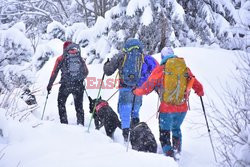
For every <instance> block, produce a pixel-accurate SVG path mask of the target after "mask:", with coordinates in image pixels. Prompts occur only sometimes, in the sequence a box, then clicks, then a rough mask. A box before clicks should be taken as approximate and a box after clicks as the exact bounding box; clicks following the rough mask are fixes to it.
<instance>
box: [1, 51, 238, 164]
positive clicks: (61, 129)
mask: <svg viewBox="0 0 250 167" xmlns="http://www.w3.org/2000/svg"><path fill="white" fill-rule="evenodd" d="M175 52H176V53H177V55H179V56H181V57H184V58H185V59H186V63H187V65H188V66H189V67H190V69H191V70H192V72H193V73H194V75H196V78H197V79H198V80H200V81H201V82H202V83H203V86H204V90H205V97H204V102H205V103H207V102H208V101H209V100H211V99H217V97H218V93H221V91H222V89H221V84H222V83H224V82H225V81H226V80H228V82H229V84H231V85H232V86H235V85H237V84H235V83H234V80H233V79H232V78H231V76H230V75H231V74H232V71H233V69H234V63H235V62H236V61H237V54H236V52H233V51H226V50H222V49H204V48H188V47H187V48H176V49H175ZM154 57H155V58H156V59H158V60H159V58H160V56H159V55H154ZM55 60H56V57H55V58H53V59H51V60H49V62H48V63H46V64H45V66H44V67H43V68H42V69H41V70H40V71H39V73H38V76H37V77H38V78H37V82H36V85H34V89H35V88H40V89H41V91H40V92H39V93H37V94H36V95H37V100H38V103H39V106H40V107H39V109H38V110H37V111H36V112H35V113H34V115H35V116H36V117H37V120H36V121H32V122H26V123H22V124H20V123H19V122H15V121H13V120H11V119H9V120H5V122H4V123H2V124H0V125H1V126H3V130H4V131H3V133H4V136H5V137H4V138H0V155H2V157H1V158H0V166H1V167H2V166H3V167H12V166H24V167H33V166H41V167H45V166H46V167H50V166H51V167H54V166H60V167H69V166H70V167H71V166H74V167H77V166H91V167H95V166H96V167H97V166H110V167H111V166H120V167H123V166H124V167H125V166H126V167H127V166H137V167H139V166H141V167H147V166H148V167H152V166H157V167H160V166H164V167H165V166H169V167H172V166H181V167H200V166H203V167H212V166H215V163H214V159H213V154H212V149H211V145H210V141H209V138H208V135H207V129H206V126H205V119H204V115H203V112H202V108H201V104H200V101H199V97H198V96H196V95H195V94H194V92H192V94H191V97H190V106H191V110H190V111H188V114H187V116H186V119H185V120H184V123H183V126H182V132H183V153H182V157H181V159H180V161H179V162H178V163H176V162H175V161H173V159H171V158H168V157H165V156H164V155H163V154H162V152H161V147H160V142H159V132H158V131H159V129H158V119H156V111H157V96H156V94H155V93H154V92H153V93H151V94H150V95H148V96H144V100H143V104H142V108H141V112H140V114H141V121H146V122H147V124H148V125H149V127H150V128H151V130H152V131H153V133H154V135H155V138H156V140H157V143H158V153H157V154H152V153H142V152H137V151H134V150H131V149H129V151H128V152H126V146H125V145H124V143H123V138H122V132H121V130H120V129H117V130H116V132H115V136H114V141H112V140H111V139H110V138H108V137H106V135H105V131H104V129H103V128H102V129H101V130H100V131H97V130H95V128H94V124H93V122H92V124H91V127H90V132H87V127H88V125H89V120H90V117H91V115H90V114H89V109H88V99H87V96H86V94H85V96H84V110H85V126H84V127H82V126H78V125H76V116H75V114H76V113H75V110H74V104H73V97H72V96H70V97H69V98H68V100H67V104H66V105H67V113H68V119H69V125H61V124H60V123H59V117H58V109H57V93H58V89H59V85H58V84H56V83H57V82H58V80H59V78H60V77H59V76H58V77H57V80H56V81H55V85H54V86H53V88H52V93H51V94H50V95H49V98H48V103H47V107H46V110H45V116H44V120H43V121H40V120H39V119H40V118H41V115H42V110H43V106H44V104H45V98H46V86H47V84H48V80H49V77H50V73H51V70H52V68H53V65H54V62H55ZM102 66H103V65H100V64H95V65H89V66H88V68H89V71H90V74H89V76H88V77H93V78H91V79H92V80H93V79H94V78H99V79H100V78H101V77H102V74H103V71H102ZM59 75H60V74H59ZM114 77H115V74H114V75H113V76H111V77H106V78H105V79H108V78H114ZM89 81H90V80H88V81H87V87H88V88H90V85H91V83H90V82H89ZM104 83H106V81H105V82H104ZM92 84H97V81H96V82H93V83H92ZM215 88H216V89H215ZM115 91H116V89H104V90H102V91H101V95H102V98H103V99H108V98H109V97H110V96H111V95H112V94H113V93H114V92H115ZM87 92H88V94H89V95H90V96H91V97H92V98H95V97H96V96H97V92H98V90H97V89H87ZM117 98H118V94H116V95H115V96H114V97H113V98H112V99H111V100H110V101H109V103H110V105H111V107H112V108H113V109H114V110H115V111H116V110H117V100H118V99H117ZM207 112H209V110H207ZM1 113H3V112H1ZM3 117H4V116H3V115H0V118H3ZM3 153H4V155H3Z"/></svg>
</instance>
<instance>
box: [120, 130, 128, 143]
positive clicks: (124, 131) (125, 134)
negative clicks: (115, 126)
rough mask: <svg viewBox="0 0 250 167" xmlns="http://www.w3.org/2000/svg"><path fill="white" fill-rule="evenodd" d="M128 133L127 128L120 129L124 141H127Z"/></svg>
mask: <svg viewBox="0 0 250 167" xmlns="http://www.w3.org/2000/svg"><path fill="white" fill-rule="evenodd" d="M128 134H129V128H124V129H122V135H123V138H124V141H125V142H128Z"/></svg>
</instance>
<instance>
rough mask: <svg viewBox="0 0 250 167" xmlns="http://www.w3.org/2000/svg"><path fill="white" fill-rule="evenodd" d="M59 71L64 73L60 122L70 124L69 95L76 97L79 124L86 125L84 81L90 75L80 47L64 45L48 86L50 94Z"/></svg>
mask: <svg viewBox="0 0 250 167" xmlns="http://www.w3.org/2000/svg"><path fill="white" fill-rule="evenodd" d="M59 70H61V72H62V73H61V80H60V84H61V86H60V88H59V93H58V99H57V101H58V109H59V116H60V122H61V123H64V124H68V119H67V113H66V107H65V103H66V100H67V98H68V96H69V94H72V95H73V97H74V104H75V110H76V117H77V124H81V125H84V111H83V105H82V103H83V93H84V90H85V87H84V85H83V81H84V79H85V78H86V77H87V75H88V68H87V66H86V63H85V61H84V60H83V58H82V57H81V52H80V47H79V45H77V44H75V43H72V42H70V41H66V42H65V43H64V44H63V54H62V55H61V56H59V57H58V58H57V60H56V63H55V65H54V68H53V71H52V73H51V77H50V80H49V84H48V86H47V91H48V93H50V91H51V88H52V86H53V83H54V81H55V79H56V77H57V74H58V72H59Z"/></svg>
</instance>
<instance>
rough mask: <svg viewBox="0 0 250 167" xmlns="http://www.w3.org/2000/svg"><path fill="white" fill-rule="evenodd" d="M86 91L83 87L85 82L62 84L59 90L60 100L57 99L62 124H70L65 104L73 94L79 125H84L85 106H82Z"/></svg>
mask: <svg viewBox="0 0 250 167" xmlns="http://www.w3.org/2000/svg"><path fill="white" fill-rule="evenodd" d="M84 90H85V88H84V86H83V82H74V83H62V84H61V86H60V88H59V93H58V99H57V101H58V109H59V116H60V122H61V123H64V124H67V123H68V119H67V112H66V107H65V103H66V101H67V98H68V96H69V95H70V94H72V95H73V97H74V104H75V110H76V118H77V124H82V125H84V110H83V105H82V103H83V93H84Z"/></svg>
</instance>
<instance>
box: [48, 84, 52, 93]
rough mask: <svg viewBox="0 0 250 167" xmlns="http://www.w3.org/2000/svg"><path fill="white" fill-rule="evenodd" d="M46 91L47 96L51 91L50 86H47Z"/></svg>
mask: <svg viewBox="0 0 250 167" xmlns="http://www.w3.org/2000/svg"><path fill="white" fill-rule="evenodd" d="M47 91H48V94H50V91H51V86H50V85H48V86H47Z"/></svg>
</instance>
